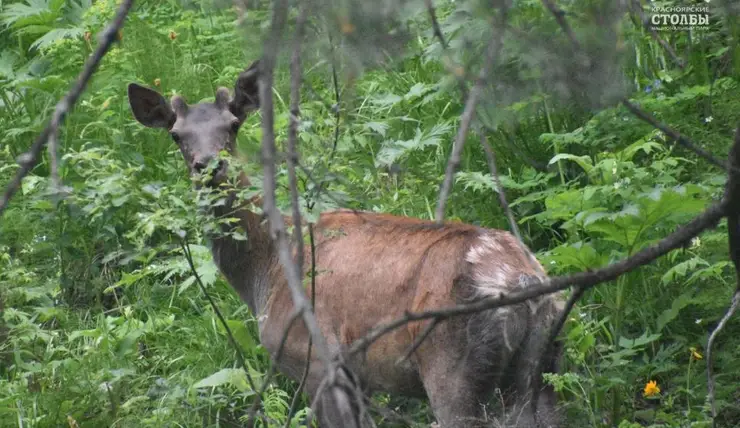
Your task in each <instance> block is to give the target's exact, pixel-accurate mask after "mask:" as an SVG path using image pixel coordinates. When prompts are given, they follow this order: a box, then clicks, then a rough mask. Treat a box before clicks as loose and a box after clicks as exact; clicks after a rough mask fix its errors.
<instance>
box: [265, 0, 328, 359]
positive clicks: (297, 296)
mask: <svg viewBox="0 0 740 428" xmlns="http://www.w3.org/2000/svg"><path fill="white" fill-rule="evenodd" d="M272 13H273V16H272V23H271V31H270V36H269V38H268V39H267V41H266V42H265V47H264V54H263V56H262V59H261V60H260V67H261V69H260V79H259V92H260V108H261V112H262V165H263V170H264V180H263V187H264V200H263V210H264V212H265V213H266V215H267V218H268V220H269V222H270V229H271V235H272V238H273V239H274V240H275V242H276V244H277V250H278V255H279V258H280V264H281V265H282V266H283V269H284V271H285V276H286V278H287V279H288V285H289V287H290V291H291V296H292V298H293V304H294V305H295V307H296V310H299V311H301V314H302V317H303V321H304V322H305V323H306V328H307V329H308V331H309V332H310V334H311V337H312V338H313V340H314V342H315V344H316V346H317V348H318V355H319V358H321V359H322V362H323V363H324V365H325V366H326V367H327V368H328V367H330V366H331V356H330V352H329V347H328V345H327V343H326V339H325V338H324V336H323V335H322V334H321V329H320V328H319V325H318V322H317V321H316V318H315V317H314V314H313V312H312V311H311V309H310V302H309V301H308V298H307V297H306V295H305V294H304V290H303V287H302V285H301V273H300V271H299V270H298V267H297V266H296V264H295V263H294V262H293V257H292V256H291V251H290V246H289V244H288V241H287V240H286V232H285V222H284V221H283V216H282V215H281V214H280V210H278V208H277V205H276V203H275V157H276V155H275V152H276V148H275V130H274V125H275V124H274V121H275V118H274V110H273V99H272V83H273V72H274V68H275V62H276V57H277V51H278V49H279V38H280V34H281V33H282V30H283V28H284V27H285V21H286V17H287V14H288V1H287V0H275V2H274V3H273V12H272ZM299 225H300V223H299Z"/></svg>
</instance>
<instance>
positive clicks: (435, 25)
mask: <svg viewBox="0 0 740 428" xmlns="http://www.w3.org/2000/svg"><path fill="white" fill-rule="evenodd" d="M424 5H425V6H426V8H427V13H428V14H429V20H430V21H431V22H432V31H433V32H434V37H436V38H437V39H438V40H439V43H441V44H442V48H443V49H447V48H448V47H449V45H448V44H447V40H445V36H444V34H442V29H441V28H440V27H439V21H437V12H436V11H435V10H434V4H432V0H424Z"/></svg>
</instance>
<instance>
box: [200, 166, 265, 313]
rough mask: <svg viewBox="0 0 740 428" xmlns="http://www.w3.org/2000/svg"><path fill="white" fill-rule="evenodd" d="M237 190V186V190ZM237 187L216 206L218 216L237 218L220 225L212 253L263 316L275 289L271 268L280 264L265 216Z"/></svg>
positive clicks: (252, 307)
mask: <svg viewBox="0 0 740 428" xmlns="http://www.w3.org/2000/svg"><path fill="white" fill-rule="evenodd" d="M248 184H249V181H248V180H246V178H244V179H242V180H240V186H247V185H248ZM237 190H238V189H237ZM237 190H235V191H233V192H231V193H230V195H229V197H228V198H227V202H226V204H224V205H220V206H217V207H214V208H213V210H212V212H213V215H214V216H215V217H216V218H227V217H231V218H237V219H238V221H237V222H235V223H231V224H225V225H223V226H222V227H221V234H220V236H214V237H212V238H211V252H212V254H213V259H214V261H215V263H216V265H217V266H218V268H219V270H221V272H222V273H223V274H224V276H225V277H226V279H227V281H228V282H229V284H231V286H232V287H233V288H234V289H235V290H236V291H237V293H238V294H239V296H240V297H241V298H242V300H243V301H244V302H246V303H247V306H249V310H250V311H251V312H252V314H253V315H254V316H255V317H260V316H261V315H262V314H263V312H264V310H265V307H266V306H267V301H268V299H269V297H270V293H271V291H272V281H271V280H270V277H271V275H270V274H271V271H272V270H273V269H274V267H275V266H276V264H277V263H278V259H277V252H276V251H275V248H274V245H273V242H272V239H271V238H270V234H269V231H268V226H267V222H265V221H263V217H262V215H260V214H257V213H255V212H253V211H251V210H250V209H248V208H247V207H248V206H250V203H255V202H260V201H258V200H250V201H247V202H246V203H245V202H244V201H239V200H238V198H237V197H236V194H237ZM232 232H240V234H243V235H246V236H247V239H246V240H243V239H236V238H234V234H233V233H232Z"/></svg>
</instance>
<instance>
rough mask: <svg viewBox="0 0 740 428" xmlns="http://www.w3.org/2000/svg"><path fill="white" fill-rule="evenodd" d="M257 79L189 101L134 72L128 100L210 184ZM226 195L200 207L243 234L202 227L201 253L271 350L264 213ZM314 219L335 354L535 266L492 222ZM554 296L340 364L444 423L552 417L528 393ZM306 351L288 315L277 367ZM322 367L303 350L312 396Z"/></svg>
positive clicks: (276, 267)
mask: <svg viewBox="0 0 740 428" xmlns="http://www.w3.org/2000/svg"><path fill="white" fill-rule="evenodd" d="M258 78H259V62H258V61H257V62H255V63H253V64H252V65H251V66H250V67H249V68H248V69H246V70H245V71H244V72H242V73H241V74H240V75H239V77H238V79H237V81H236V84H235V88H234V97H233V98H231V97H230V94H229V90H228V89H226V88H219V89H218V90H217V91H216V94H215V95H216V96H215V102H214V103H200V104H195V105H188V104H186V102H185V101H184V100H183V99H182V98H181V97H179V96H174V97H172V99H171V100H170V102H167V101H166V100H165V99H164V98H163V97H162V96H161V95H160V94H158V93H157V92H155V91H153V90H151V89H147V88H144V87H142V86H139V85H137V84H134V83H132V84H130V85H129V87H128V97H129V103H130V105H131V110H132V111H133V114H134V117H135V118H136V120H138V121H139V122H140V123H141V124H143V125H144V126H147V127H152V128H163V129H166V130H167V131H169V133H170V135H171V136H172V138H173V140H174V141H175V143H177V145H178V146H179V148H180V151H181V152H182V155H183V157H184V158H185V161H186V163H187V166H188V168H189V170H190V173H191V174H193V175H200V174H201V173H203V172H204V171H205V169H206V166H207V165H209V163H211V165H213V164H216V165H217V166H216V168H215V171H211V172H209V174H211V176H210V177H211V178H210V181H209V185H211V186H218V185H219V184H221V183H223V182H224V180H225V179H226V170H227V168H228V164H227V163H226V162H225V161H223V160H221V161H218V160H217V158H218V153H219V152H220V151H221V150H226V151H227V152H229V153H233V152H234V150H235V140H236V135H237V132H238V131H239V127H240V126H241V124H242V122H243V121H244V119H245V117H246V115H247V114H248V113H250V112H252V111H254V110H256V109H258V107H259V99H258V98H259V97H258V89H257V87H258V85H257V83H258ZM240 183H241V185H246V184H248V180H247V178H246V177H244V176H242V180H241V182H240ZM235 203H236V202H234V201H232V202H230V203H228V204H227V205H225V206H215V207H213V208H212V214H213V215H215V216H221V215H226V214H228V215H229V216H231V217H233V216H235V215H236V216H237V217H238V218H239V219H240V226H241V227H242V228H243V229H244V230H245V231H246V233H247V236H248V240H247V241H243V240H236V239H232V238H230V237H228V236H223V237H218V238H214V239H213V240H212V253H213V258H214V260H215V262H216V264H217V265H218V267H219V269H220V270H221V272H222V273H223V274H224V276H225V277H226V279H227V280H228V282H229V283H230V284H231V286H232V287H234V289H235V290H236V291H237V292H238V293H239V295H240V296H241V298H242V299H243V300H244V301H245V302H246V304H247V305H248V306H249V309H250V310H251V312H252V314H253V315H254V316H255V317H256V318H257V319H258V322H259V335H260V340H261V342H262V345H263V346H264V347H265V348H266V349H267V350H268V351H269V352H270V354H271V355H272V356H273V357H274V356H275V353H276V352H277V349H278V346H279V345H280V342H281V335H282V332H283V331H284V329H285V327H286V324H287V323H288V322H289V319H290V317H291V314H292V309H293V303H292V300H291V295H290V292H289V289H288V285H287V280H286V278H285V276H284V275H283V270H282V268H281V265H280V263H279V262H278V257H277V252H276V248H275V245H274V244H273V242H272V239H271V237H270V234H269V232H268V228H267V225H266V224H264V222H263V219H262V217H261V216H260V215H259V214H257V213H254V212H252V211H250V210H248V209H246V208H244V207H243V206H242V205H234V204H235ZM234 208H237V210H236V214H234ZM286 222H289V221H288V220H286ZM315 231H316V232H315V233H316V241H317V242H316V245H315V248H316V272H317V277H316V289H315V296H316V297H315V311H316V317H317V320H318V322H319V325H320V327H321V330H322V333H323V334H324V336H325V337H326V339H327V342H328V343H329V345H330V347H332V352H337V353H339V352H341V351H342V350H343V349H346V347H347V346H348V345H350V344H351V343H352V342H353V341H355V340H357V339H358V338H360V337H362V336H363V335H364V334H365V333H366V332H367V331H368V330H370V329H371V328H372V327H373V326H375V325H377V324H379V323H384V322H388V321H390V320H393V319H396V318H398V317H400V316H403V315H404V313H405V312H406V311H413V312H418V311H424V310H428V309H436V308H440V307H448V306H452V305H455V304H459V303H463V302H469V301H472V300H475V299H477V298H480V297H483V296H489V295H492V294H499V293H507V292H509V291H512V290H516V289H517V288H518V287H522V286H526V284H527V279H528V278H532V277H535V278H544V277H545V273H544V270H543V269H542V266H541V265H540V264H539V263H538V262H537V261H536V260H535V259H534V257H533V255H532V254H531V253H530V251H529V250H528V249H527V248H524V247H522V246H521V245H520V243H519V242H518V241H517V239H515V238H514V237H513V236H512V235H511V234H510V233H508V232H505V231H501V230H492V229H484V228H481V227H476V226H472V225H468V224H462V223H446V224H442V225H440V224H436V223H434V222H430V221H425V220H420V219H415V218H408V217H397V216H393V215H389V214H376V213H371V212H356V211H348V210H339V211H333V212H325V213H323V214H322V215H321V217H320V220H319V221H318V223H317V224H316V225H315ZM309 252H310V251H306V253H309ZM305 257H306V260H305V261H304V263H303V265H304V267H305V269H306V270H309V269H310V266H311V263H310V254H306V256H305ZM562 307H563V302H562V299H561V296H560V295H558V294H555V295H548V296H543V297H541V298H539V299H533V300H529V301H527V302H525V303H521V304H517V305H513V306H508V307H503V308H500V309H492V310H488V311H485V312H480V313H476V314H473V315H468V316H460V317H456V318H452V319H449V320H446V321H444V322H441V323H440V324H439V325H438V326H437V327H436V329H435V330H433V332H432V333H431V334H430V335H429V336H428V337H427V339H426V340H425V341H423V342H422V344H421V345H420V346H419V347H418V348H417V350H416V351H415V352H414V353H413V354H412V355H411V356H410V357H409V358H407V359H402V358H401V357H402V356H404V355H405V353H406V352H407V351H408V350H409V349H410V347H411V346H412V345H413V344H414V342H415V340H416V339H417V338H418V337H419V335H420V334H421V332H422V331H423V330H424V325H425V324H424V323H419V322H417V323H413V324H409V325H407V326H406V327H405V328H400V329H397V330H395V331H394V332H392V333H390V334H387V335H385V336H383V337H382V338H380V339H379V340H378V341H376V342H375V343H373V344H372V345H371V346H370V347H369V348H368V350H367V352H366V353H365V354H364V355H362V356H354V357H348V360H347V363H348V364H349V365H350V367H351V368H352V370H353V372H354V373H355V375H356V378H357V379H358V380H359V382H360V386H361V387H362V388H363V391H365V392H366V393H367V394H370V393H372V392H373V391H386V392H389V393H397V394H401V395H405V396H410V397H422V398H423V397H425V396H426V397H427V398H428V399H429V401H430V404H431V408H432V410H433V412H434V416H435V418H436V419H437V421H438V423H439V424H440V425H441V426H442V427H445V428H450V427H451V428H458V427H472V426H501V425H503V426H508V427H521V428H531V427H534V426H541V427H557V426H559V422H558V417H557V411H556V409H555V406H556V396H555V391H554V390H553V389H552V387H550V386H545V387H538V389H539V388H541V389H540V390H541V392H540V394H539V400H538V406H537V410H536V411H532V407H533V406H530V405H528V404H527V403H528V402H529V401H528V400H529V399H530V397H531V395H530V394H529V391H530V389H531V388H532V385H534V384H536V385H540V384H541V382H540V381H539V376H541V372H540V371H537V370H536V367H542V369H543V371H546V372H547V371H549V372H557V370H558V368H557V364H558V363H557V361H558V359H559V355H560V353H561V351H560V345H559V344H557V345H556V346H555V347H554V348H555V350H554V351H553V352H552V353H551V355H547V356H546V357H543V358H542V359H540V356H541V354H542V352H541V351H540V348H541V347H542V345H543V343H545V342H546V338H547V337H548V333H549V330H550V328H551V326H552V325H553V324H554V321H555V320H556V319H557V316H558V314H559V313H560V311H561V310H562ZM307 349H308V332H307V330H306V328H305V326H304V325H303V324H302V323H296V325H295V326H294V327H293V328H292V329H291V332H290V334H289V336H288V339H287V342H286V345H285V349H284V352H283V355H282V358H281V359H280V360H279V361H276V363H277V364H278V368H279V370H280V371H282V372H283V373H284V374H285V375H287V376H289V377H291V378H293V379H296V380H298V379H300V377H301V375H302V371H303V368H304V365H305V362H306V361H305V360H306V354H307ZM312 355H313V356H315V355H316V353H315V352H314V353H313V354H312ZM273 359H274V358H273ZM539 361H542V364H541V366H538V362H539ZM324 373H325V367H322V366H321V361H320V360H319V359H318V358H315V357H312V359H311V366H310V371H309V375H308V378H307V382H306V389H307V392H308V394H309V395H310V396H311V397H313V396H314V395H315V394H316V392H317V389H318V386H319V384H320V382H321V380H322V378H323V376H324ZM495 390H498V391H500V392H501V397H503V398H502V399H496V400H494V402H496V403H504V407H505V411H506V415H505V416H504V417H503V418H501V419H500V420H501V421H502V422H501V424H499V425H496V424H495V423H491V422H485V421H484V419H485V416H486V410H485V404H486V403H488V402H490V401H491V398H492V395H493V392H494V391H495ZM317 402H318V403H319V405H318V406H317V407H318V409H315V410H316V411H317V414H318V416H319V420H320V422H321V424H322V426H332V427H341V426H348V425H349V424H345V422H343V421H341V420H334V419H336V416H332V415H331V413H332V412H330V411H328V410H327V411H323V410H322V407H324V406H323V405H322V402H321V400H318V401H317ZM511 409H516V411H514V412H512V411H511ZM535 420H536V421H537V422H535Z"/></svg>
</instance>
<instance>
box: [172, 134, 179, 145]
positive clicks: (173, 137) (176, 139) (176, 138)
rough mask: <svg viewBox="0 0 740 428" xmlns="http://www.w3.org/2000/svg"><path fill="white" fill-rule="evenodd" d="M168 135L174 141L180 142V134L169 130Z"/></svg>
mask: <svg viewBox="0 0 740 428" xmlns="http://www.w3.org/2000/svg"><path fill="white" fill-rule="evenodd" d="M170 136H171V137H172V139H173V140H175V143H177V144H180V136H179V135H178V134H177V132H170Z"/></svg>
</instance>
